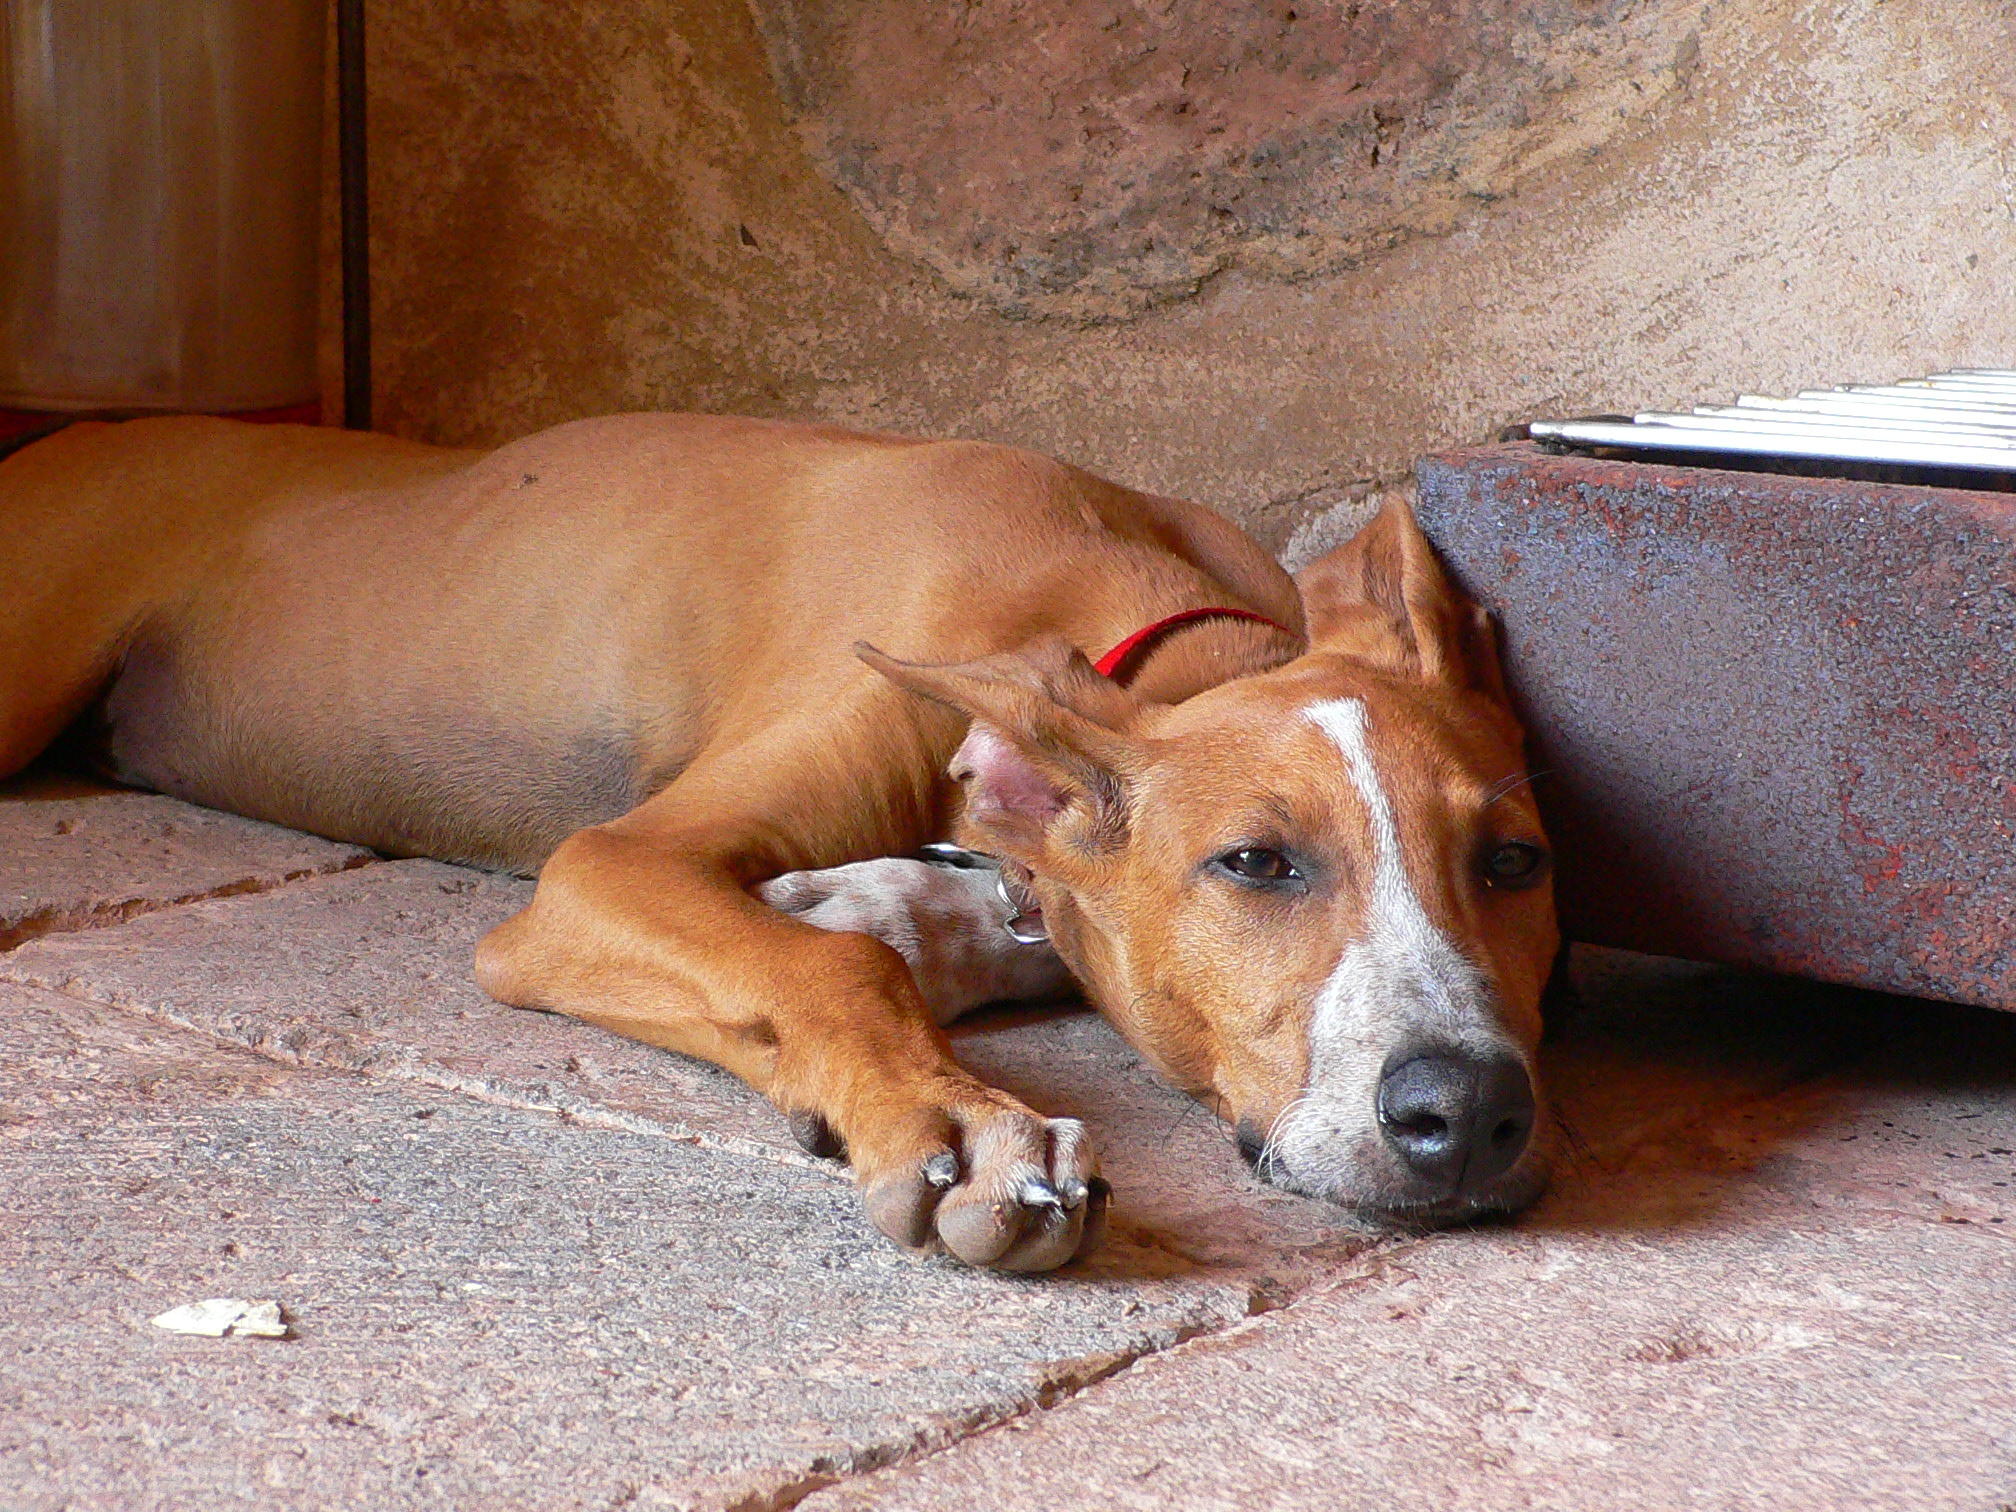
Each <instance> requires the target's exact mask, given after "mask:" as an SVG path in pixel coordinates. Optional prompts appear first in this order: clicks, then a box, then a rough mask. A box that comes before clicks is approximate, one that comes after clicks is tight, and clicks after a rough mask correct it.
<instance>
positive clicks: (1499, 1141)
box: [1379, 1053, 1533, 1197]
mask: <svg viewBox="0 0 2016 1512" xmlns="http://www.w3.org/2000/svg"><path fill="white" fill-rule="evenodd" d="M1379 1131H1380V1133H1382V1134H1384V1135H1385V1136H1386V1142H1387V1143H1388V1144H1390V1145H1392V1146H1393V1148H1394V1149H1395V1150H1396V1151H1398V1152H1399V1155H1400V1158H1401V1159H1402V1160H1404V1161H1406V1162H1407V1165H1408V1167H1409V1168H1410V1169H1412V1170H1413V1171H1414V1172H1415V1174H1416V1175H1418V1176H1420V1177H1421V1178H1422V1179H1423V1180H1425V1181H1427V1182H1428V1183H1430V1184H1431V1185H1433V1186H1434V1187H1435V1189H1436V1192H1437V1195H1439V1196H1445V1197H1457V1196H1462V1195H1464V1194H1466V1193H1469V1192H1473V1191H1475V1190H1476V1189H1477V1188H1478V1187H1481V1186H1482V1185H1484V1183H1485V1182H1487V1181H1489V1180H1491V1178H1492V1177H1494V1176H1499V1175H1503V1174H1504V1173H1505V1172H1506V1171H1508V1170H1510V1169H1511V1168H1512V1164H1513V1162H1514V1161H1516V1160H1518V1158H1519V1157H1520V1156H1521V1155H1522V1154H1524V1153H1525V1150H1526V1141H1527V1140H1528V1139H1530V1138H1531V1137H1532V1135H1533V1082H1532V1079H1531V1078H1529V1077H1528V1076H1527V1075H1526V1068H1525V1067H1524V1066H1522V1065H1520V1064H1519V1062H1518V1061H1516V1060H1514V1059H1513V1058H1512V1057H1511V1056H1509V1055H1493V1056H1475V1055H1465V1054H1460V1053H1458V1054H1449V1055H1418V1056H1416V1057H1414V1058H1413V1059H1412V1060H1408V1061H1403V1062H1402V1063H1401V1064H1399V1065H1397V1066H1394V1067H1393V1068H1392V1069H1391V1070H1389V1071H1388V1072H1387V1073H1386V1077H1385V1080H1383V1081H1382V1082H1380V1083H1379Z"/></svg>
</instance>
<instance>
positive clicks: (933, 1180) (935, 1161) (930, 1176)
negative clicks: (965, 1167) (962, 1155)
mask: <svg viewBox="0 0 2016 1512" xmlns="http://www.w3.org/2000/svg"><path fill="white" fill-rule="evenodd" d="M924 1179H925V1181H927V1182H929V1183H930V1184H931V1185H932V1186H934V1187H936V1188H938V1190H939V1191H941V1192H943V1191H948V1190H950V1189H951V1188H952V1187H955V1186H957V1185H958V1184H959V1157H958V1156H957V1155H954V1154H953V1153H952V1152H951V1151H950V1150H940V1151H939V1152H938V1153H937V1154H936V1155H933V1156H932V1157H931V1158H930V1159H929V1160H927V1161H925V1162H924Z"/></svg>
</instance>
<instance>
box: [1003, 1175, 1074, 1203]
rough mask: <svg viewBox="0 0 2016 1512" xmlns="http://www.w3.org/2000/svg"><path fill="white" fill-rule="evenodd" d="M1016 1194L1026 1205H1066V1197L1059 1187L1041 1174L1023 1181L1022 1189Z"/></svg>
mask: <svg viewBox="0 0 2016 1512" xmlns="http://www.w3.org/2000/svg"><path fill="white" fill-rule="evenodd" d="M1015 1195H1016V1197H1017V1198H1018V1199H1019V1200H1020V1201H1021V1203H1022V1205H1023V1206H1024V1207H1054V1208H1061V1207H1063V1206H1064V1205H1065V1204H1064V1198H1063V1196H1062V1195H1061V1194H1060V1193H1059V1192H1058V1190H1057V1188H1055V1187H1054V1186H1052V1185H1050V1183H1049V1182H1047V1181H1045V1180H1044V1179H1043V1178H1042V1177H1040V1176H1038V1177H1034V1178H1032V1179H1031V1180H1028V1181H1025V1182H1023V1183H1022V1190H1021V1191H1019V1192H1017V1193H1016V1194H1015Z"/></svg>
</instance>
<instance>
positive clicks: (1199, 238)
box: [330, 0, 2016, 551]
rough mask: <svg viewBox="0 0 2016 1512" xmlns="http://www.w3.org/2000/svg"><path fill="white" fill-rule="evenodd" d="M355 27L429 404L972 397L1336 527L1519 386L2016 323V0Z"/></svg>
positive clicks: (1831, 351) (1628, 399) (871, 408)
mask: <svg viewBox="0 0 2016 1512" xmlns="http://www.w3.org/2000/svg"><path fill="white" fill-rule="evenodd" d="M372 25H373V33H372V39H371V66H372V70H373V79H372V87H373V108H374V112H375V114H374V117H373V122H372V125H373V151H374V157H373V164H372V172H373V195H374V206H373V210H374V219H375V228H376V233H377V240H376V247H375V269H376V278H377V296H378V297H377V301H376V318H377V333H376V334H377V351H378V373H377V385H378V406H379V420H380V423H381V425H383V426H385V427H387V428H389V429H392V430H395V431H398V432H401V433H404V434H409V435H415V436H421V437H426V438H431V439H439V440H451V441H478V440H494V439H500V438H503V437H506V436H509V435H512V434H516V433H520V432H523V431H526V430H529V429H533V428H536V427H538V426H542V425H547V424H552V423H555V422H558V421H561V420H565V419H569V418H572V417H575V416H579V415H584V414H591V413H597V412H602V411H607V410H612V409H620V408H638V407H651V408H698V409H717V410H732V411H737V412H742V413H751V414H764V415H795V416H805V417H814V418H820V419H826V420H834V421H841V422H846V423H850V424H858V425H863V426H870V427H881V428H890V429H900V430H906V431H913V432H928V433H936V434H948V435H967V436H985V437H990V438H994V439H999V440H1004V441H1012V442H1016V443H1019V444H1024V445H1029V446H1034V447H1037V448H1040V449H1042V450H1045V451H1050V452H1054V453H1057V454H1059V455H1062V456H1066V457H1069V458H1071V459H1073V460H1076V461H1079V462H1083V463H1085V464H1087V465H1089V466H1092V467H1094V468H1097V469H1099V470H1101V471H1104V472H1107V473H1109V474H1111V475H1113V476H1115V477H1118V478H1121V479H1123V480H1126V481H1129V482H1134V483H1137V484H1141V485H1144V486H1148V487H1153V488H1158V489H1163V490H1167V491H1173V492H1180V493H1183V494H1187V495H1189V496H1191V497H1194V498H1199V499H1203V500H1205V501H1207V502H1211V503H1214V504H1217V505H1219V506H1221V507H1223V508H1225V509H1227V510H1228V511H1230V512H1231V513H1233V514H1235V515H1237V516H1238V517H1240V518H1241V519H1243V520H1244V521H1245V522H1246V523H1247V524H1248V525H1249V526H1251V527H1252V528H1254V529H1255V530H1256V532H1257V533H1259V534H1260V535H1261V536H1262V538H1263V539H1265V540H1267V541H1269V542H1270V544H1273V545H1275V546H1282V545H1286V544H1288V543H1289V542H1290V541H1291V537H1294V536H1295V534H1296V532H1297V529H1298V527H1305V528H1303V529H1302V530H1301V534H1300V537H1299V539H1296V540H1295V541H1294V545H1295V547H1296V548H1297V549H1298V551H1306V550H1309V549H1312V548H1313V547H1315V546H1317V545H1319V544H1321V541H1322V540H1323V539H1324V538H1326V537H1327V536H1328V535H1330V534H1332V533H1334V532H1335V531H1336V530H1338V529H1341V528H1342V527H1343V526H1344V525H1345V524H1347V523H1348V522H1349V520H1350V519H1352V518H1353V517H1355V515H1356V513H1357V511H1356V510H1355V509H1352V508H1348V507H1347V508H1344V509H1341V510H1339V509H1336V508H1334V506H1337V505H1339V504H1340V503H1341V504H1345V505H1347V506H1348V505H1350V504H1351V503H1352V502H1353V501H1359V500H1364V499H1367V498H1369V497H1371V496H1373V495H1375V494H1377V493H1378V492H1379V491H1380V490H1382V489H1386V488H1391V487H1395V486H1399V485H1401V484H1402V483H1403V482H1404V479H1405V478H1406V476H1407V473H1408V470H1409V468H1410V466H1411V463H1412V461H1413V459H1414V458H1415V457H1416V456H1417V455H1418V454H1420V453H1421V452H1422V451H1424V450H1427V449H1430V448H1433V447H1436V446H1441V445H1445V444H1448V443H1451V442H1462V441H1474V440H1478V439H1481V438H1484V437H1486V436H1488V435H1490V434H1492V433H1493V432H1495V431H1496V430H1497V429H1498V428H1499V427H1501V426H1503V425H1505V424H1508V423H1511V422H1514V421H1518V420H1522V419H1527V418H1531V417H1534V416H1538V415H1544V414H1560V413H1568V412H1583V411H1589V410H1614V409H1627V410H1628V409H1630V408H1633V407H1642V406H1647V405H1654V404H1676V403H1688V402H1693V401H1696V400H1699V399H1703V398H1707V397H1711V396H1718V395H1725V394H1728V393H1731V392H1733V391H1735V390H1737V389H1741V388H1749V389H1765V390H1773V389H1777V390H1783V389H1790V388H1796V387H1799V386H1801V385H1804V384H1808V383H1813V382H1822V381H1824V382H1836V381H1845V380H1850V379H1858V378H1879V379H1880V378H1887V377H1892V376H1897V375H1899V374H1903V373H1907V372H1922V371H1925V370H1928V369H1931V368H1934V367H1938V366H1942V365H1948V364H1959V363H1997V364H2016V5H2012V4H2011V3H2010V0H1740V3H1738V0H1450V3H1447V4H1437V5H1421V4H1416V3H1412V0H1356V3H1352V0H1270V3H1267V4H1256V5H1244V4H1240V5H1229V4H1226V3H1224V0H969V3H965V4H956V5H955V4H929V5H917V4H915V3H912V0H753V5H752V6H745V5H744V4H743V3H742V0H685V3H683V4H680V5H677V6H672V5H667V4H664V3H662V0H659V3H646V0H375V3H374V5H373V7H372ZM330 391H331V392H334V385H333V381H332V384H331V388H330Z"/></svg>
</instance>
